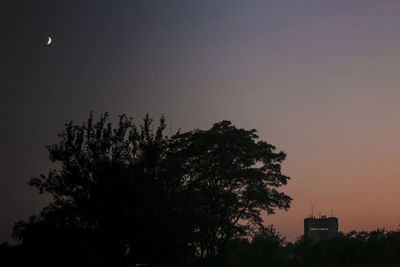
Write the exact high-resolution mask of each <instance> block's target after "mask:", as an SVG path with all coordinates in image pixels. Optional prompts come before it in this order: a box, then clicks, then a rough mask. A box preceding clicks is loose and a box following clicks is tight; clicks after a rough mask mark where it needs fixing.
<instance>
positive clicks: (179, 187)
mask: <svg viewBox="0 0 400 267" xmlns="http://www.w3.org/2000/svg"><path fill="white" fill-rule="evenodd" d="M165 129H166V125H165V119H164V118H163V117H162V118H161V119H160V121H159V124H158V125H157V126H154V125H153V124H152V120H151V119H150V118H149V117H148V116H146V117H145V118H144V120H143V123H142V124H141V125H139V126H136V125H135V123H134V121H133V119H132V118H130V117H128V116H125V115H122V116H120V117H119V120H118V122H117V124H116V125H115V126H114V125H113V124H112V123H111V120H110V118H109V116H108V115H107V114H104V115H101V116H100V118H99V119H98V120H96V119H95V118H94V116H93V115H92V114H91V115H90V116H89V119H88V120H87V121H86V122H84V123H82V124H75V123H73V122H69V123H67V124H66V125H65V128H64V130H63V131H62V132H61V133H60V134H59V136H58V137H59V142H58V143H56V144H53V145H50V146H48V147H47V148H48V152H49V159H50V161H51V162H53V163H54V165H55V167H54V169H50V170H49V171H48V173H47V174H41V175H39V176H37V177H33V178H32V179H31V180H30V181H29V185H31V186H33V187H35V188H37V189H38V191H39V193H41V194H48V195H49V196H51V198H52V200H51V202H50V203H49V205H48V206H46V207H45V208H44V209H43V210H42V211H41V213H40V214H38V215H33V216H31V217H30V218H28V219H27V220H22V221H20V222H17V223H16V224H15V226H14V230H13V235H14V237H15V239H16V240H17V241H18V242H19V245H17V246H9V245H7V244H3V245H2V247H1V253H2V255H1V256H2V261H3V262H5V261H6V260H7V261H9V263H8V265H9V266H18V265H19V266H96V267H102V266H104V267H109V266H110V267H111V266H112V267H113V266H136V265H137V264H139V265H138V266H160V267H161V266H227V265H226V262H227V261H229V258H230V257H234V255H231V256H229V255H230V254H229V251H230V250H231V248H230V247H233V246H236V245H237V244H239V245H240V244H243V245H245V244H246V242H247V241H246V240H247V239H251V238H252V237H255V236H257V233H259V234H265V233H266V232H268V231H269V230H266V229H265V228H264V227H263V220H262V217H261V215H262V214H273V213H274V212H275V210H276V209H283V210H287V209H288V208H289V207H290V203H291V200H292V199H291V198H290V197H289V196H287V195H286V194H284V193H283V192H280V191H278V189H279V188H280V187H281V186H283V185H285V184H286V183H287V181H288V180H289V177H287V176H285V175H283V174H282V173H281V163H282V162H283V161H284V160H285V157H286V155H285V153H283V152H279V151H278V152H276V151H275V147H274V146H273V145H271V144H269V143H267V142H265V141H261V140H258V136H257V135H256V130H245V129H240V128H236V127H235V126H234V125H232V123H231V122H229V121H221V122H218V123H215V124H214V125H213V126H212V127H211V128H210V129H208V130H199V129H195V130H192V131H187V132H181V131H178V132H176V133H173V134H171V135H169V136H166V135H165V134H164V132H165ZM255 240H256V239H255ZM253 243H254V242H253ZM253 243H251V244H253ZM254 244H255V243H254ZM240 246H241V245H240ZM240 246H239V247H240ZM260 253H261V251H260ZM271 255H272V254H271ZM225 257H227V258H226V259H225ZM222 259H224V260H222ZM140 264H142V265H140Z"/></svg>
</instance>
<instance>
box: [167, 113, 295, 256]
mask: <svg viewBox="0 0 400 267" xmlns="http://www.w3.org/2000/svg"><path fill="white" fill-rule="evenodd" d="M168 149H169V150H168V152H169V157H170V158H172V159H173V160H174V162H179V165H180V168H181V169H180V171H179V172H178V173H179V177H177V179H180V180H179V184H180V186H179V188H180V189H181V190H182V191H186V192H187V195H190V196H191V200H190V201H189V204H187V205H186V207H187V208H189V209H190V210H191V212H192V214H193V215H194V217H192V219H193V224H192V227H193V228H192V231H193V236H192V238H191V240H190V242H189V245H190V246H192V248H193V250H194V251H195V252H197V254H198V255H199V256H201V257H211V258H212V257H214V256H215V255H216V254H217V253H220V252H222V251H223V249H224V248H225V246H226V244H227V242H228V241H229V240H231V239H233V238H241V237H243V236H249V235H250V234H251V232H252V230H254V229H255V227H257V226H261V225H262V222H263V220H262V217H261V215H262V212H266V213H267V214H273V213H274V212H275V210H276V209H284V210H287V209H288V208H289V206H290V202H291V200H292V199H291V198H290V197H289V196H287V195H285V194H284V193H282V192H279V191H278V190H277V188H279V187H280V186H282V185H285V184H286V183H287V181H288V180H289V177H288V176H285V175H283V174H282V173H281V163H282V162H283V161H284V159H285V157H286V155H285V153H283V152H275V147H274V146H273V145H271V144H268V143H267V142H264V141H258V136H257V135H256V130H254V129H253V130H244V129H238V128H236V127H235V126H233V125H232V123H231V122H229V121H222V122H219V123H216V124H214V125H213V127H212V128H211V129H209V130H194V131H190V132H186V133H178V134H176V135H175V136H173V137H172V138H171V140H170V142H169V147H168Z"/></svg>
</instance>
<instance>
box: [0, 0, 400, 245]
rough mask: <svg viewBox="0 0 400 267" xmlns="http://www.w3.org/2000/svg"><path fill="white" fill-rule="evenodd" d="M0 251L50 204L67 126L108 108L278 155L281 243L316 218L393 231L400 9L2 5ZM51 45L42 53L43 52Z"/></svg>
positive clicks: (273, 220) (398, 217) (271, 4)
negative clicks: (15, 229) (230, 131)
mask: <svg viewBox="0 0 400 267" xmlns="http://www.w3.org/2000/svg"><path fill="white" fill-rule="evenodd" d="M5 11H6V14H5V16H2V18H1V19H2V22H3V23H2V24H3V25H5V35H4V36H5V40H4V41H3V42H2V44H1V48H2V49H1V50H2V53H3V54H4V56H2V58H4V59H5V60H2V63H1V64H2V70H3V73H4V74H5V76H4V78H2V79H1V84H0V88H1V99H2V105H1V111H2V112H1V114H2V115H1V116H2V117H1V119H2V122H3V131H1V134H0V137H1V140H2V143H1V147H2V152H1V161H0V162H1V163H0V164H1V165H0V169H1V171H2V179H1V186H0V203H1V204H0V213H1V214H2V216H1V218H2V219H1V220H0V243H1V242H4V241H9V242H13V240H12V238H11V230H12V229H11V228H12V226H13V223H14V222H16V221H18V220H21V219H27V218H28V217H29V216H30V215H32V214H37V213H38V212H39V211H40V210H41V208H43V207H44V206H45V205H46V204H47V200H48V198H46V197H43V196H40V195H39V194H38V193H37V192H36V190H35V189H34V188H31V187H29V186H28V185H27V182H28V179H29V178H30V177H32V176H37V175H40V174H41V173H46V172H47V171H48V169H49V168H50V167H52V165H51V164H50V162H49V161H48V159H47V155H46V150H45V145H49V144H53V143H56V142H57V134H58V133H59V132H60V131H61V130H62V129H63V125H64V123H66V122H68V121H69V120H73V121H74V122H76V123H78V124H79V123H81V122H83V121H85V120H86V119H87V117H88V114H89V112H90V111H93V112H94V115H95V117H96V118H97V117H98V116H99V114H101V113H104V112H109V113H110V115H111V117H112V118H113V119H115V118H116V116H117V115H118V114H127V115H128V116H133V117H134V118H135V121H140V120H141V119H142V118H143V117H144V115H145V114H146V113H149V114H150V115H151V117H152V118H153V119H154V120H155V122H156V120H157V119H158V118H159V117H160V116H161V115H162V114H165V116H166V122H167V132H169V131H175V130H177V129H182V130H191V129H194V128H200V129H208V128H210V127H211V125H212V124H213V123H216V122H218V121H221V120H229V121H232V123H233V124H234V125H235V126H236V127H238V128H244V129H253V128H254V129H256V130H257V134H258V135H259V138H260V140H264V141H267V142H268V143H270V144H272V145H274V146H276V148H277V151H281V150H282V151H284V152H285V153H286V154H287V159H286V160H285V161H284V162H283V164H282V167H283V174H285V175H288V176H290V177H291V180H289V182H288V184H287V185H286V186H284V187H282V188H281V190H282V191H283V192H285V193H286V194H288V195H289V196H291V197H292V198H293V199H294V200H293V202H292V204H291V207H290V209H289V210H288V211H287V212H285V211H277V213H276V214H275V215H270V216H264V224H265V225H269V224H273V225H274V226H275V227H276V228H277V230H278V231H279V232H280V233H281V234H282V235H283V236H285V237H287V239H288V240H289V241H294V240H295V239H296V238H297V237H298V236H300V235H302V234H303V229H304V228H303V219H304V218H306V216H307V215H308V214H309V213H310V209H311V207H314V212H316V211H317V212H318V211H320V212H323V213H327V214H330V212H331V210H333V215H334V216H335V217H337V218H338V219H339V231H342V232H349V231H352V230H356V231H370V230H374V229H377V228H382V227H384V228H385V229H388V230H395V229H398V227H399V225H400V207H399V206H397V205H396V204H395V203H396V202H398V201H399V200H400V197H399V196H398V192H397V188H399V186H400V179H399V177H400V168H399V167H398V160H399V158H400V143H399V142H398V141H397V139H398V136H399V134H400V124H399V120H400V116H399V115H398V114H399V113H400V106H399V105H398V99H400V90H399V88H400V78H399V75H398V70H399V67H400V47H399V45H398V43H400V28H399V27H397V26H398V25H400V17H399V16H398V13H399V12H398V11H400V3H399V2H396V1H387V2H385V3H381V2H379V3H378V2H376V1H370V0H367V1H363V2H362V3H358V2H349V1H344V0H340V1H339V0H336V1H330V2H329V3H328V2H326V3H322V2H320V1H304V2H302V3H298V2H296V3H289V2H284V1H249V2H244V1H219V2H218V3H215V2H214V1H201V2H195V1H193V2H190V3H189V2H186V1H168V3H165V2H163V1H143V2H142V1H137V2H128V1H116V2H113V4H110V3H109V2H107V1H103V0H102V1H83V2H80V3H71V2H67V1H61V2H57V3H54V2H53V1H49V0H41V1H37V2H35V3H32V2H31V1H21V2H18V3H7V4H5ZM49 37H51V40H52V41H51V43H50V44H47V42H48V38H49Z"/></svg>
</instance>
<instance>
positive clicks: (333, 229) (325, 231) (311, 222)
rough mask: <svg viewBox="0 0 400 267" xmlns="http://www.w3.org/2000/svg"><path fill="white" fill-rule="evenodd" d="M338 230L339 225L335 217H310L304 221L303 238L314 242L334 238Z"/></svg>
mask: <svg viewBox="0 0 400 267" xmlns="http://www.w3.org/2000/svg"><path fill="white" fill-rule="evenodd" d="M338 229H339V223H338V219H337V218H336V217H326V216H321V217H320V218H315V217H313V216H310V217H308V218H305V219H304V236H305V237H306V238H310V239H313V240H315V241H319V240H322V239H327V238H331V237H334V236H336V235H337V233H338Z"/></svg>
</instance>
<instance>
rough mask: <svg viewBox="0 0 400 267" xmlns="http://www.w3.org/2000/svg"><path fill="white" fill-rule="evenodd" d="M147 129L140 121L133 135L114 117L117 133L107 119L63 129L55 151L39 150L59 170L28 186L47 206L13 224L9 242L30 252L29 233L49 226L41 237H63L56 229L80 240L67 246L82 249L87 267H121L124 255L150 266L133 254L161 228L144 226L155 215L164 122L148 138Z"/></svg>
mask: <svg viewBox="0 0 400 267" xmlns="http://www.w3.org/2000/svg"><path fill="white" fill-rule="evenodd" d="M151 123H152V120H151V119H150V118H149V117H148V116H146V117H145V119H144V121H143V125H142V126H141V127H140V129H137V127H136V126H135V125H134V123H133V120H132V118H128V117H127V116H125V115H121V116H120V118H119V122H118V125H117V127H113V126H112V124H111V122H110V120H109V116H108V114H104V115H101V116H100V120H99V121H97V122H95V121H94V119H93V114H90V117H89V119H88V121H87V122H86V123H84V124H82V125H74V124H73V122H69V123H68V124H66V125H65V129H64V130H63V131H62V132H61V134H59V139H60V141H59V143H57V144H54V145H50V146H48V147H47V148H48V151H49V158H50V160H51V161H52V162H54V163H56V164H58V166H60V168H59V169H51V170H50V171H49V173H48V174H47V175H43V174H42V175H40V176H39V177H34V178H32V179H31V180H30V182H29V184H30V185H32V186H35V187H36V188H38V190H39V192H40V193H42V194H43V193H46V194H49V195H50V196H51V197H52V201H51V202H50V204H49V205H48V206H47V207H45V208H44V209H43V211H42V212H41V214H40V216H38V217H37V218H35V219H34V220H33V221H32V220H31V221H29V222H27V223H24V222H19V223H17V224H16V227H15V231H14V233H15V235H16V237H17V238H19V239H21V240H22V241H23V244H24V243H25V244H27V243H29V244H32V242H36V241H38V238H34V240H33V241H32V242H31V241H30V240H31V239H30V238H29V237H30V236H32V234H31V232H32V231H31V229H43V227H33V226H35V225H47V224H50V225H52V226H53V228H51V229H54V231H53V232H52V234H47V235H46V236H56V235H60V234H61V233H62V232H66V231H61V230H60V229H68V232H71V231H74V232H79V233H83V234H79V235H78V236H77V238H80V239H81V240H74V241H75V243H80V242H84V243H85V245H86V247H87V248H88V251H86V253H87V254H88V255H87V257H86V258H89V259H90V262H92V265H93V266H103V265H104V266H115V265H122V263H123V262H124V261H125V260H126V256H127V255H126V254H127V251H128V250H130V251H135V252H136V253H135V254H134V255H131V257H134V258H135V260H138V261H143V260H147V259H146V257H151V258H154V257H153V256H154V255H151V254H152V253H151V252H149V251H148V250H147V251H146V253H147V255H144V254H145V253H142V251H143V249H139V248H142V247H143V246H145V245H146V244H148V243H149V242H150V241H151V239H152V238H153V239H155V238H158V237H160V236H157V237H155V235H156V234H159V233H160V231H159V230H158V231H157V229H162V228H161V227H160V226H161V225H160V224H162V223H163V222H164V220H163V219H161V220H152V221H151V223H150V218H154V217H155V216H156V214H155V213H157V212H159V211H160V210H163V208H162V203H163V201H162V197H163V195H162V194H161V193H162V192H161V188H160V186H159V185H158V184H157V181H156V178H157V175H158V174H157V167H158V166H159V164H158V161H159V157H160V153H161V147H162V145H163V142H165V138H164V136H163V134H162V132H163V130H164V128H165V123H164V118H163V117H162V118H161V119H160V125H159V127H158V128H157V129H156V131H153V130H152V126H151ZM160 214H161V215H162V213H161V212H160ZM46 229H50V228H48V227H47V228H46ZM36 232H37V231H36ZM46 233H47V232H46ZM69 236H73V235H71V234H69ZM28 240H29V242H27V241H28ZM51 242H53V244H51V245H52V246H53V247H56V246H57V245H61V244H55V243H54V242H57V241H56V240H53V239H52V241H51ZM62 242H63V243H64V241H62ZM159 243H160V242H158V243H156V242H155V243H153V244H152V246H153V247H155V249H158V250H162V249H159V248H157V245H158V244H159ZM33 246H34V245H33ZM63 246H64V245H63ZM136 248H138V249H136ZM167 252H168V250H166V253H167Z"/></svg>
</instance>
